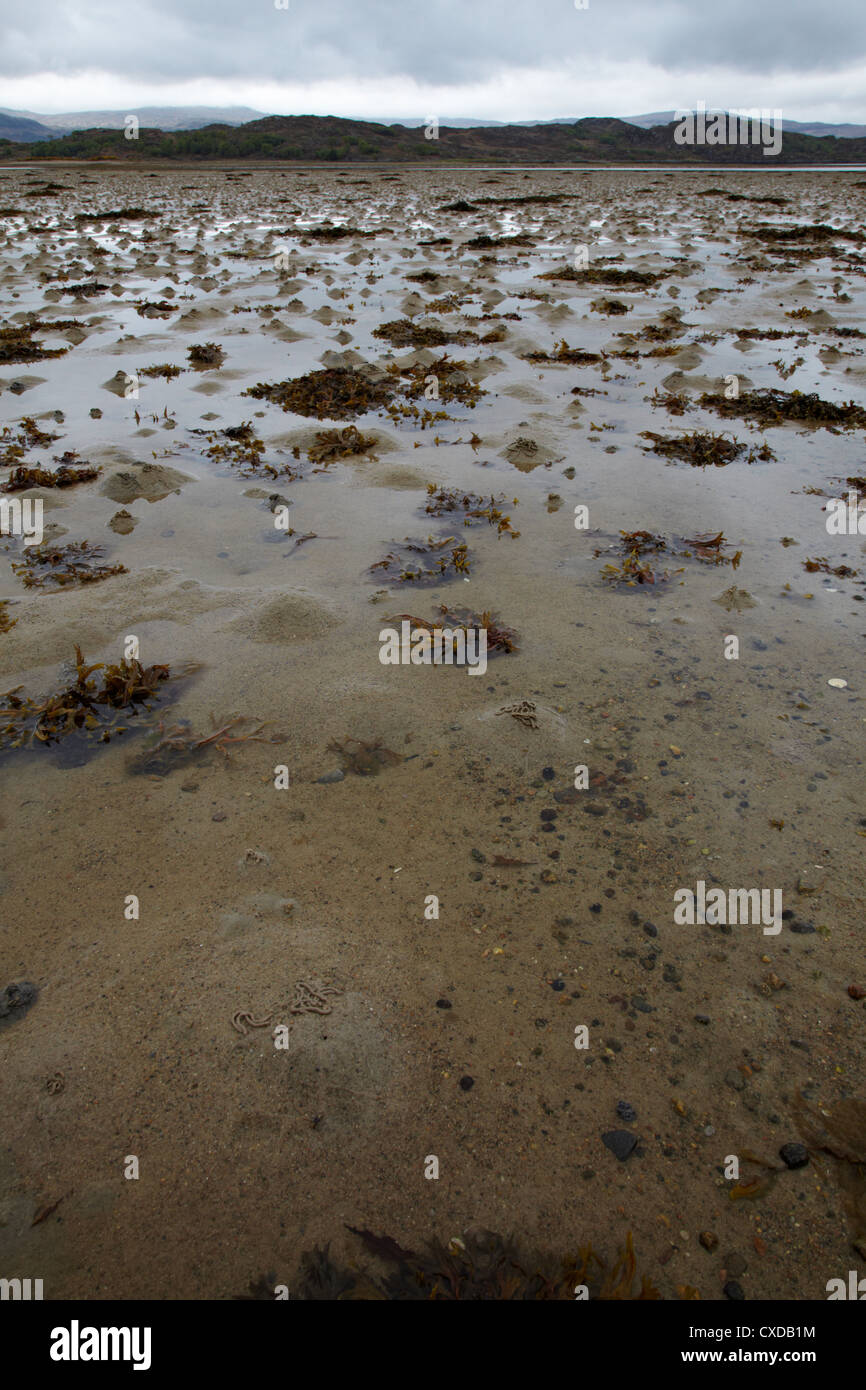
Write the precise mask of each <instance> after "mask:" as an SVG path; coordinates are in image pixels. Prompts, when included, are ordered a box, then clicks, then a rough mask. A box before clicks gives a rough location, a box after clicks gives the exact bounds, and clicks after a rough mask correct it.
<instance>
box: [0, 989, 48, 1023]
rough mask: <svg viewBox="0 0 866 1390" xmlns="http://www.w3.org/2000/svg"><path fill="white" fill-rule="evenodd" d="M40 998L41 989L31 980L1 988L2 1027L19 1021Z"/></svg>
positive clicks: (0, 1012) (0, 1018)
mask: <svg viewBox="0 0 866 1390" xmlns="http://www.w3.org/2000/svg"><path fill="white" fill-rule="evenodd" d="M38 998H39V989H38V987H37V986H36V985H33V984H31V983H30V981H29V980H22V981H21V982H20V984H11V985H7V986H6V988H5V989H2V990H0V1028H5V1027H8V1025H9V1024H11V1023H17V1022H18V1020H19V1019H21V1018H23V1017H24V1015H25V1014H26V1013H27V1010H28V1009H32V1008H33V1005H34V1004H35V1003H36V1000H37V999H38Z"/></svg>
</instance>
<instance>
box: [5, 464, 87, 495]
mask: <svg viewBox="0 0 866 1390" xmlns="http://www.w3.org/2000/svg"><path fill="white" fill-rule="evenodd" d="M55 463H58V464H59V467H57V468H56V469H54V470H52V469H50V468H38V467H37V468H27V467H26V466H25V465H24V464H23V463H21V464H19V465H18V466H17V468H13V469H12V472H11V473H10V474H9V477H8V478H7V479H6V482H5V483H4V484H3V486H2V488H0V492H23V490H24V489H25V488H28V487H75V485H76V483H91V482H93V479H94V478H98V477H99V475H100V473H101V472H102V469H101V468H97V467H96V466H95V465H94V464H90V463H83V464H80V465H78V466H77V467H70V466H69V464H68V463H63V462H62V461H61V460H59V459H55Z"/></svg>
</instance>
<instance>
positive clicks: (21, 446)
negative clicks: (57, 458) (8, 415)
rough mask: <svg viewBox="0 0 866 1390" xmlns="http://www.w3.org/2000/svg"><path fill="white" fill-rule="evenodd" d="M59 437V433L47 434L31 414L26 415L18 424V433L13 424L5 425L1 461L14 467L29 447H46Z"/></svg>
mask: <svg viewBox="0 0 866 1390" xmlns="http://www.w3.org/2000/svg"><path fill="white" fill-rule="evenodd" d="M59 438H60V435H59V434H46V433H45V432H44V431H43V430H41V429H40V428H39V426H38V425H37V423H36V421H35V420H34V419H33V418H32V417H31V416H29V415H25V417H24V419H23V420H22V421H21V423H20V424H19V426H18V432H17V434H16V433H14V432H13V428H12V426H11V425H4V426H3V430H2V433H0V463H2V464H7V465H8V466H9V467H10V468H11V467H14V465H15V464H16V463H19V462H20V460H21V459H23V457H24V455H25V454H26V453H27V451H28V449H34V448H36V446H37V445H38V446H39V448H41V449H44V448H46V447H47V446H48V445H49V444H53V443H54V442H55V440H57V439H59Z"/></svg>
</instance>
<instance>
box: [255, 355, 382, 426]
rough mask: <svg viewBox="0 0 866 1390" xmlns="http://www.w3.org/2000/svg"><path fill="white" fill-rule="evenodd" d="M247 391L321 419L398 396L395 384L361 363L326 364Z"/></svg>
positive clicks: (354, 413) (366, 408) (338, 417)
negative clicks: (366, 368) (349, 364)
mask: <svg viewBox="0 0 866 1390" xmlns="http://www.w3.org/2000/svg"><path fill="white" fill-rule="evenodd" d="M244 395H247V396H252V397H253V398H254V399H255V400H268V401H271V402H272V403H273V404H274V405H278V406H280V407H281V408H282V409H283V410H286V411H292V412H293V413H294V414H295V415H315V416H316V418H317V419H319V420H325V419H329V420H350V419H352V418H353V417H355V416H358V415H365V414H366V413H367V411H369V410H377V409H379V408H380V407H382V406H386V405H388V404H389V403H390V401H392V400H393V398H394V389H393V386H392V385H391V384H390V382H388V381H387V380H385V379H383V378H382V377H375V376H372V375H370V374H368V373H367V372H362V371H360V370H359V369H358V368H357V367H326V368H325V369H324V370H322V371H318V372H307V374H306V375H305V376H299V377H294V378H292V379H291V380H288V381H278V382H274V383H272V384H270V385H268V384H266V383H262V382H260V383H259V384H258V385H256V386H251V387H249V389H248V390H247V391H245V392H244Z"/></svg>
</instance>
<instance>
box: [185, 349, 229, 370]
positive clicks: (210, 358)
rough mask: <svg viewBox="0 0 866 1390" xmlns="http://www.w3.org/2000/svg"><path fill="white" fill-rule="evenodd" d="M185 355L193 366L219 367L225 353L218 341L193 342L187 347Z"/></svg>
mask: <svg viewBox="0 0 866 1390" xmlns="http://www.w3.org/2000/svg"><path fill="white" fill-rule="evenodd" d="M187 357H188V358H189V360H190V362H191V364H192V365H193V366H194V367H220V366H222V363H223V361H224V360H225V353H224V352H223V350H222V347H221V346H220V344H219V343H193V344H192V346H191V347H189V348H187Z"/></svg>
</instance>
